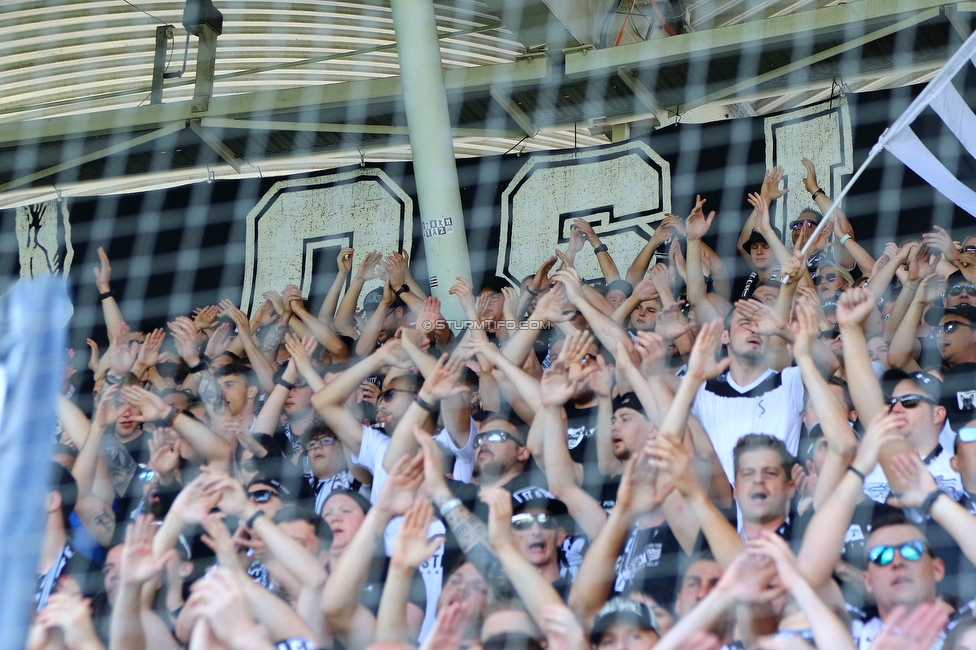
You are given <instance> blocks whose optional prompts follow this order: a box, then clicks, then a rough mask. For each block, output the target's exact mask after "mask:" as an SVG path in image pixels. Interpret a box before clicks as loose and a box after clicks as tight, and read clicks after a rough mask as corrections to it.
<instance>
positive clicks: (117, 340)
mask: <svg viewBox="0 0 976 650" xmlns="http://www.w3.org/2000/svg"><path fill="white" fill-rule="evenodd" d="M138 347H139V342H138V341H130V340H129V326H128V325H126V324H125V321H122V322H120V323H119V324H118V326H117V327H116V328H115V336H114V337H113V338H112V341H111V343H109V346H108V357H109V366H108V371H109V372H110V373H112V374H113V375H115V376H116V377H125V376H126V375H127V374H129V371H130V370H132V366H134V365H135V363H136V356H137V355H138V352H139V351H138V349H137V348H138Z"/></svg>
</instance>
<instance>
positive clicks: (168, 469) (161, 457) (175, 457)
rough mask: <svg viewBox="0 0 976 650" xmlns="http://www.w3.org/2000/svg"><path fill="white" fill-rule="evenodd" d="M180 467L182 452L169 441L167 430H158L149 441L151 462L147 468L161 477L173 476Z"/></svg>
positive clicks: (147, 464)
mask: <svg viewBox="0 0 976 650" xmlns="http://www.w3.org/2000/svg"><path fill="white" fill-rule="evenodd" d="M170 434H171V435H172V432H170ZM179 466H180V452H179V451H178V450H177V449H176V445H175V444H174V442H173V441H172V440H167V436H166V429H162V428H158V429H156V430H155V431H153V435H152V438H150V439H149V462H148V463H146V467H148V468H149V469H151V470H153V471H155V472H156V474H159V475H160V476H167V477H168V476H171V475H172V474H173V473H174V472H175V471H176V470H177V469H178V468H179Z"/></svg>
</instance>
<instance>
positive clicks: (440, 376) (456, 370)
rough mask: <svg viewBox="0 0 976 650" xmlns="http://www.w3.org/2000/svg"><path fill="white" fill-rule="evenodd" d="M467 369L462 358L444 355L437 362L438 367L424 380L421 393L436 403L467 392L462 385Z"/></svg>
mask: <svg viewBox="0 0 976 650" xmlns="http://www.w3.org/2000/svg"><path fill="white" fill-rule="evenodd" d="M466 367H467V364H466V363H465V360H464V359H463V358H462V357H454V358H451V357H450V355H448V354H442V355H441V358H440V359H438V360H437V365H436V366H434V369H433V370H432V371H431V372H430V374H429V375H427V378H426V379H425V380H424V385H423V386H422V387H421V389H420V392H421V393H423V394H424V396H425V397H428V396H429V397H432V398H433V399H434V400H436V401H440V400H445V399H447V398H449V397H454V396H455V395H460V394H461V393H463V392H464V390H465V386H464V384H462V383H461V374H462V373H464V369H465V368H466Z"/></svg>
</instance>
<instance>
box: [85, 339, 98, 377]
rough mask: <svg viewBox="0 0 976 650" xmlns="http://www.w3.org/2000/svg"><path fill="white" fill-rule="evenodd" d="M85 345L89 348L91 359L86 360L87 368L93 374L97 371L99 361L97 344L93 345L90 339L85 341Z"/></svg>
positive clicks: (93, 342)
mask: <svg viewBox="0 0 976 650" xmlns="http://www.w3.org/2000/svg"><path fill="white" fill-rule="evenodd" d="M85 343H87V344H88V347H89V348H91V357H89V359H88V368H89V369H90V370H91V371H92V372H94V371H96V370H98V360H99V352H98V343H95V341H94V340H92V339H85Z"/></svg>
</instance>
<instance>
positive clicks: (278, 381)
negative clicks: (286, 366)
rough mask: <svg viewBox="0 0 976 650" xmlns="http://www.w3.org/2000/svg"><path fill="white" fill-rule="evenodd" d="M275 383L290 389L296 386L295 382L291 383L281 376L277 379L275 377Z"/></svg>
mask: <svg viewBox="0 0 976 650" xmlns="http://www.w3.org/2000/svg"><path fill="white" fill-rule="evenodd" d="M274 383H276V384H278V385H279V386H284V387H285V388H287V389H288V390H293V389H294V388H295V384H293V383H291V382H290V381H285V380H284V379H283V378H281V377H278V378H277V379H275V382H274Z"/></svg>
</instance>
